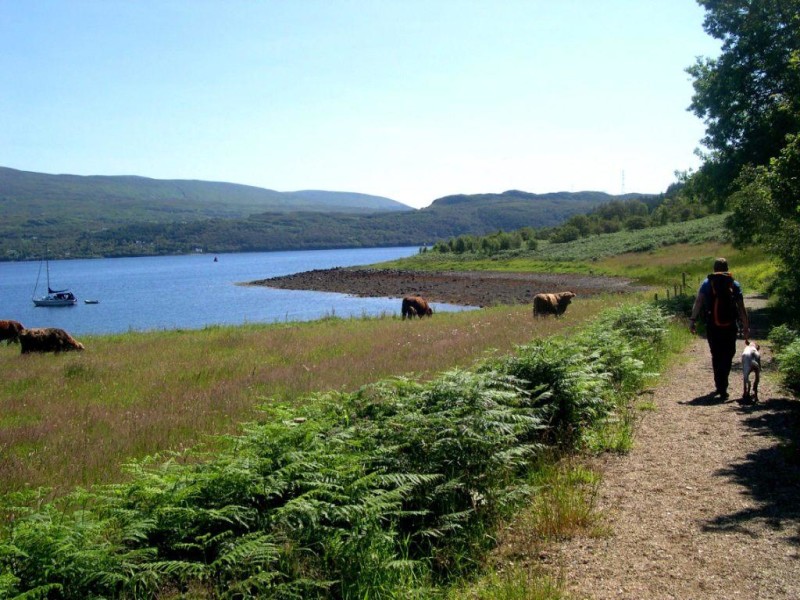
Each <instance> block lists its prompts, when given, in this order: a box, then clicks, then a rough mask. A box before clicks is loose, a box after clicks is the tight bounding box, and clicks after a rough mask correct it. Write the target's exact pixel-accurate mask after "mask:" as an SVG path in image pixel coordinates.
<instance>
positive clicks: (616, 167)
mask: <svg viewBox="0 0 800 600" xmlns="http://www.w3.org/2000/svg"><path fill="white" fill-rule="evenodd" d="M702 21H703V10H702V9H701V8H700V7H699V6H698V5H697V4H696V2H694V0H558V1H557V0H480V1H477V0H474V1H473V0H358V1H356V0H258V1H257V0H248V1H245V0H228V1H223V0H217V1H210V0H129V1H121V0H91V1H89V0H0V166H5V167H11V168H15V169H21V170H26V171H38V172H44V173H71V174H77V175H141V176H145V177H153V178H157V179H203V180H209V181H229V182H233V183H243V184H248V185H255V186H259V187H266V188H270V189H275V190H280V191H293V190H300V189H325V190H337V191H349V192H361V193H366V194H375V195H379V196H387V197H389V198H392V199H394V200H398V201H400V202H403V203H405V204H408V205H411V206H414V207H422V206H427V205H429V204H430V203H431V202H432V201H433V200H435V199H436V198H439V197H441V196H446V195H449V194H458V193H466V194H473V193H488V192H502V191H505V190H509V189H519V190H524V191H527V192H534V193H545V192H556V191H581V190H598V191H604V192H608V193H611V194H618V193H620V192H622V191H625V192H647V193H658V192H663V191H664V190H666V188H667V186H668V185H669V184H670V183H672V182H673V181H674V180H675V178H674V172H675V171H676V170H686V169H689V168H694V167H696V166H697V165H698V159H697V158H696V156H695V154H694V150H695V149H696V148H697V147H698V146H699V143H700V139H701V138H702V136H703V133H704V129H705V128H704V125H703V123H702V122H701V121H700V120H699V119H698V118H697V117H695V116H694V115H693V114H691V113H690V112H688V111H687V107H688V105H689V103H690V101H691V95H692V86H691V81H690V79H689V76H688V75H687V74H686V72H685V69H686V67H688V66H690V65H691V64H693V63H694V60H695V57H696V56H701V55H702V56H716V55H717V54H718V49H719V46H718V43H717V42H716V41H714V40H713V39H712V38H710V37H709V36H708V35H707V34H706V33H705V32H704V31H703V29H702ZM0 191H1V190H0Z"/></svg>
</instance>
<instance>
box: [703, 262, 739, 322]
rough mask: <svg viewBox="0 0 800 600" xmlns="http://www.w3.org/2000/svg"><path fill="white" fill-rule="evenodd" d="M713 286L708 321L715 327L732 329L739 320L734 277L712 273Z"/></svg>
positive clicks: (709, 277) (710, 278)
mask: <svg viewBox="0 0 800 600" xmlns="http://www.w3.org/2000/svg"><path fill="white" fill-rule="evenodd" d="M708 282H709V283H710V284H711V285H710V286H709V287H710V288H711V297H710V298H709V302H708V305H707V306H706V313H707V314H706V316H707V317H708V320H707V321H706V322H707V323H708V324H709V325H714V326H715V327H732V326H734V325H735V324H736V320H737V319H738V318H739V311H738V310H737V308H736V289H735V286H734V283H733V275H731V274H730V273H711V274H710V275H709V276H708Z"/></svg>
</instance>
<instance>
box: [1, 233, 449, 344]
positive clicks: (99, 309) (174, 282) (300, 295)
mask: <svg viewBox="0 0 800 600" xmlns="http://www.w3.org/2000/svg"><path fill="white" fill-rule="evenodd" d="M418 251H419V248H417V247H398V248H358V249H345V250H308V251H292V252H252V253H236V254H218V255H216V258H217V260H216V261H215V260H214V259H215V256H214V255H209V254H192V255H185V256H154V257H141V258H101V259H76V260H51V261H50V284H51V287H53V288H69V289H70V290H71V291H72V292H73V293H74V294H75V295H76V296H77V298H78V303H77V304H76V305H75V306H70V307H52V308H47V307H35V306H34V305H33V301H32V298H33V296H34V286H35V285H36V282H37V276H38V279H39V284H38V289H37V290H36V295H37V296H39V295H42V294H43V293H44V292H45V290H46V286H47V284H46V282H45V271H44V269H42V270H41V273H40V263H39V262H0V319H14V320H16V321H20V322H21V323H23V324H24V325H25V326H26V327H60V328H62V329H66V330H67V331H69V332H70V333H72V334H74V335H82V334H111V333H123V332H127V331H149V330H164V329H202V328H204V327H208V326H211V325H239V324H244V323H274V322H281V321H308V320H314V319H319V318H323V317H326V316H336V317H342V318H350V317H361V316H377V315H393V314H399V312H400V301H399V300H398V299H397V298H358V297H353V296H345V295H343V294H334V293H328V292H308V291H297V290H281V289H273V288H267V287H262V286H245V285H239V284H241V283H245V282H249V281H255V280H258V279H266V278H269V277H277V276H281V275H289V274H292V273H299V272H302V271H310V270H313V269H329V268H333V267H348V266H354V265H365V264H372V263H376V262H381V261H386V260H393V259H396V258H402V257H406V256H411V255H413V254H416V253H417V252H418ZM344 298H346V301H343V299H344ZM84 300H97V303H96V304H86V303H85V302H84ZM464 308H465V307H459V306H454V305H448V304H439V303H434V309H435V310H439V311H447V310H463V309H464Z"/></svg>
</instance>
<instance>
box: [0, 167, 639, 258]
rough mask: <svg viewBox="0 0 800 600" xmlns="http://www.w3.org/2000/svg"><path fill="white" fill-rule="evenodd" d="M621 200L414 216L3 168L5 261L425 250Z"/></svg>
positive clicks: (364, 202)
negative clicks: (441, 242) (42, 257)
mask: <svg viewBox="0 0 800 600" xmlns="http://www.w3.org/2000/svg"><path fill="white" fill-rule="evenodd" d="M628 197H638V196H635V195H629V196H625V197H624V198H626V199H627V198H628ZM619 198H620V197H619V196H610V195H608V194H604V193H601V192H577V193H568V192H561V193H554V194H531V193H527V192H521V191H516V190H512V191H508V192H504V193H502V194H475V195H458V196H447V197H444V198H440V199H438V200H436V201H435V202H433V204H431V206H429V207H427V208H423V209H421V210H414V209H411V208H409V207H407V206H405V205H402V204H400V203H398V202H394V201H393V200H389V199H386V198H380V197H376V196H365V195H363V194H352V193H347V192H325V191H318V190H304V191H298V192H292V193H282V192H275V191H272V190H265V189H261V188H254V187H250V186H243V185H236V184H229V183H215V182H205V181H177V180H175V181H166V180H156V179H147V178H144V177H82V176H75V175H44V174H40V173H28V172H23V171H16V170H13V169H5V168H0V209H2V212H3V217H4V218H3V220H2V222H0V260H23V259H30V258H34V257H37V256H39V255H40V254H41V252H42V247H43V246H44V245H45V244H46V245H47V246H48V248H49V251H50V253H51V255H52V256H55V257H99V256H107V257H111V256H142V255H145V256H146V255H164V254H182V253H187V252H195V251H197V250H198V249H201V250H202V251H205V252H213V253H221V252H245V251H247V252H250V251H269V250H294V249H311V248H348V247H373V246H394V245H412V246H413V245H424V244H432V243H434V242H436V241H437V240H440V239H445V238H449V237H452V236H459V235H463V234H470V235H483V234H486V233H490V232H494V231H497V230H500V229H502V230H513V229H518V228H520V227H550V226H554V225H558V224H559V223H562V222H564V221H565V220H567V219H569V218H570V217H572V216H574V215H577V214H583V213H586V212H589V211H590V210H592V209H593V208H595V207H597V206H598V205H601V204H604V203H607V202H609V201H611V200H614V199H619Z"/></svg>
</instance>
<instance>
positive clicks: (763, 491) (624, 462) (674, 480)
mask: <svg viewBox="0 0 800 600" xmlns="http://www.w3.org/2000/svg"><path fill="white" fill-rule="evenodd" d="M747 305H748V307H749V308H750V310H751V314H752V315H753V317H752V318H753V322H754V325H755V327H754V332H753V337H754V338H755V339H759V338H761V337H763V335H764V333H763V332H764V330H763V323H761V321H760V319H759V316H760V308H761V307H762V306H763V302H761V301H759V300H757V299H752V298H750V299H748V300H747ZM759 326H761V327H762V329H760V330H759V329H758V328H759ZM742 347H743V342H742V341H741V340H740V341H739V343H738V350H739V351H741V349H742ZM762 352H764V356H762V363H763V364H764V366H765V370H766V371H767V372H768V371H769V370H770V366H769V362H770V360H771V359H770V357H769V355H768V352H766V349H765V347H764V345H763V344H762ZM734 360H735V364H734V370H733V372H732V373H731V379H730V382H731V385H730V388H729V391H730V392H731V400H730V401H728V402H726V403H720V402H719V401H718V400H717V399H713V398H711V397H709V393H710V392H711V391H712V390H713V376H712V372H711V356H710V354H709V352H708V346H707V344H706V341H705V340H704V339H697V340H695V342H694V343H693V344H692V346H691V347H690V348H688V349H687V353H686V357H685V360H684V361H681V362H680V363H679V364H676V365H675V366H673V367H672V368H671V369H669V370H668V371H667V372H666V373H664V374H663V376H662V378H661V379H660V383H659V386H658V388H657V389H656V390H655V392H654V394H653V401H654V403H655V405H656V406H657V408H656V410H655V411H652V412H647V413H645V414H644V416H643V417H642V420H641V422H640V424H639V426H638V428H637V433H636V441H635V444H634V448H633V450H632V451H631V452H630V453H629V454H628V455H626V456H623V457H615V456H608V457H606V458H604V459H603V461H602V462H603V464H602V465H601V466H600V469H601V471H602V472H603V483H602V485H601V489H600V493H599V499H598V502H599V508H600V510H601V512H602V513H603V515H604V517H605V519H606V522H607V524H608V525H609V528H610V530H611V534H610V535H609V536H608V537H601V538H582V539H573V540H569V541H567V542H564V543H562V544H559V545H558V547H557V548H556V549H555V551H554V554H553V555H551V560H552V562H553V563H554V565H557V566H558V569H559V570H560V571H561V572H562V573H563V574H564V575H565V576H566V581H567V582H568V586H569V589H570V591H571V592H572V593H574V594H575V596H576V597H578V598H594V599H598V600H605V599H611V598H614V599H617V598H619V599H622V598H624V599H631V600H634V599H635V600H644V599H661V598H679V599H714V600H719V599H728V598H731V599H733V598H741V599H756V598H757V599H772V598H775V599H777V598H781V599H784V598H793V599H800V457H798V449H799V448H800V402H798V401H797V400H795V399H791V398H790V396H788V395H787V394H786V393H785V392H784V391H782V390H781V389H780V388H779V387H778V385H777V384H776V383H775V381H776V379H775V378H774V377H771V376H769V373H767V377H766V380H765V378H764V377H763V376H762V380H761V383H762V385H761V387H760V394H759V395H760V397H761V400H760V402H759V403H758V404H756V405H749V404H743V403H740V402H739V401H738V400H737V399H738V398H739V397H740V395H741V364H740V361H739V358H738V356H737V358H736V359H734Z"/></svg>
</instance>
